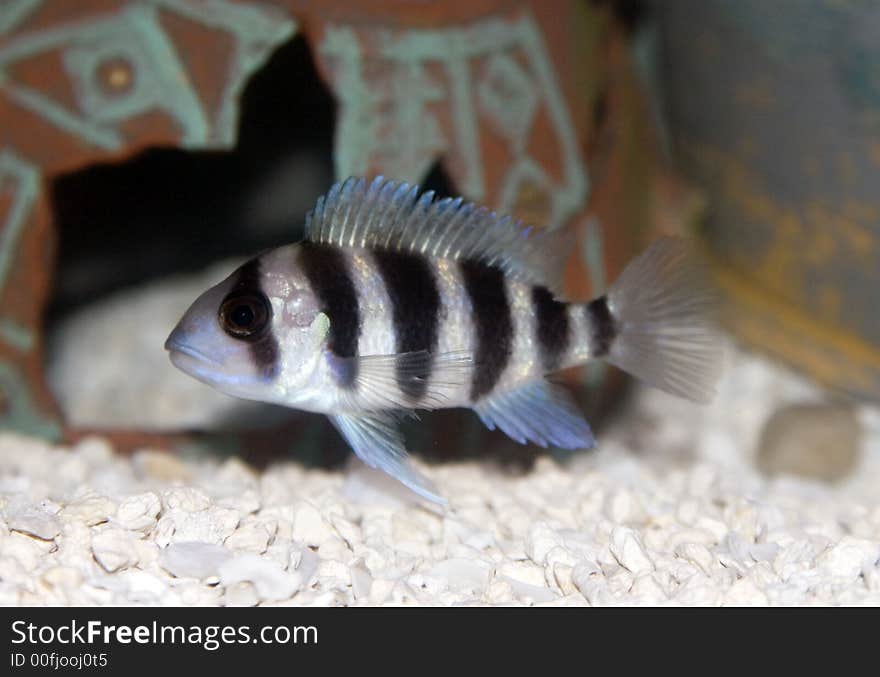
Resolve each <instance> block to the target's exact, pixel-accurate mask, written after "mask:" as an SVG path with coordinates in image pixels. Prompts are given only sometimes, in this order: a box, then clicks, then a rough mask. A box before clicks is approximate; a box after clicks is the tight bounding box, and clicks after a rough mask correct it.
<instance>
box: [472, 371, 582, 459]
mask: <svg viewBox="0 0 880 677" xmlns="http://www.w3.org/2000/svg"><path fill="white" fill-rule="evenodd" d="M474 411H475V412H476V413H477V415H478V416H479V417H480V420H482V421H483V424H484V425H485V426H486V427H487V428H489V430H494V429H495V428H498V429H500V430H501V431H502V432H504V433H505V434H506V435H507V436H508V437H510V438H511V439H512V440H515V441H516V442H519V443H520V444H525V443H526V442H533V443H535V444H538V445H540V446H542V447H547V446H554V447H560V448H562V449H590V448H592V447H593V446H594V445H595V440H594V439H593V433H592V431H591V430H590V426H589V424H588V423H587V422H586V420H584V417H583V415H582V414H581V412H580V411H579V410H578V408H577V406H576V405H575V404H574V402H573V401H572V399H571V396H570V395H569V394H568V392H566V391H565V390H564V389H563V388H562V387H561V386H557V385H553V384H551V383H548V382H547V381H545V380H540V381H536V382H533V383H530V384H528V385H524V386H520V387H519V388H516V389H514V390H509V391H507V392H503V393H498V394H494V395H491V396H489V397H487V398H486V399H484V400H482V401H480V402H479V403H477V404H476V405H475V406H474Z"/></svg>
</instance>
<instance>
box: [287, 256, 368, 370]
mask: <svg viewBox="0 0 880 677" xmlns="http://www.w3.org/2000/svg"><path fill="white" fill-rule="evenodd" d="M300 247H301V249H302V258H301V262H302V267H303V271H304V272H305V274H306V278H307V279H308V281H309V285H310V286H311V288H312V291H313V292H314V293H315V296H317V297H318V302H319V303H320V304H321V312H322V313H324V314H325V315H326V316H327V317H328V318H329V320H330V331H329V334H328V337H327V347H328V348H329V349H330V351H331V352H332V353H333V354H334V355H335V356H336V357H342V358H352V357H356V356H357V346H358V338H359V337H360V333H361V317H360V306H359V304H358V296H357V290H356V289H355V286H354V279H353V278H352V276H351V271H350V270H349V267H348V261H347V260H346V257H345V254H344V253H343V252H342V250H340V249H338V248H337V247H333V246H330V245H322V244H315V243H314V242H302V243H301V244H300ZM346 364H347V365H348V367H349V368H346V369H344V370H340V371H339V373H338V377H339V385H340V386H343V387H351V386H352V385H353V384H354V382H355V380H356V378H357V360H349V361H348V362H347V363H346Z"/></svg>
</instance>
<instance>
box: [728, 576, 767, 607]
mask: <svg viewBox="0 0 880 677" xmlns="http://www.w3.org/2000/svg"><path fill="white" fill-rule="evenodd" d="M768 603H769V600H768V599H767V595H766V594H765V593H764V592H763V591H762V590H761V589H759V588H758V586H756V585H755V584H754V583H753V582H752V581H751V580H750V579H748V578H741V579H739V580H738V581H737V582H736V583H734V584H733V585H732V586H730V589H729V590H728V591H727V594H726V595H725V596H724V604H728V605H732V606H766V605H767V604H768Z"/></svg>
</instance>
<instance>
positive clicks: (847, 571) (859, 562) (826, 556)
mask: <svg viewBox="0 0 880 677" xmlns="http://www.w3.org/2000/svg"><path fill="white" fill-rule="evenodd" d="M878 560H880V543H877V542H875V541H868V540H865V539H862V538H855V537H853V536H844V537H843V538H841V539H840V541H838V542H837V543H836V544H835V545H833V546H832V547H830V548H828V549H827V550H826V551H825V552H823V553H822V554H821V555H819V557H818V558H817V559H816V562H817V564H818V565H819V566H820V567H821V568H822V570H823V571H824V572H826V573H827V574H828V575H829V576H830V577H831V579H832V582H834V583H847V582H851V581H853V580H855V579H856V578H858V577H859V576H860V575H862V572H864V571H867V570H869V569H873V568H874V567H875V566H877V562H878Z"/></svg>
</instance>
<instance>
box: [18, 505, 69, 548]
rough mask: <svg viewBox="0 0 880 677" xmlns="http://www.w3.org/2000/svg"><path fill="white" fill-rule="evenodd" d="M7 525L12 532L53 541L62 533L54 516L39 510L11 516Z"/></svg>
mask: <svg viewBox="0 0 880 677" xmlns="http://www.w3.org/2000/svg"><path fill="white" fill-rule="evenodd" d="M6 523H7V525H8V526H9V529H10V530H11V531H19V532H21V533H23V534H27V535H29V536H35V537H36V538H41V539H43V540H44V541H51V540H52V539H54V538H55V537H56V536H57V535H58V534H60V533H61V526H60V525H59V524H58V520H56V519H55V518H54V517H53V516H52V515H47V514H46V513H44V512H42V511H38V510H26V511H22V512H18V513H15V514H13V515H9V516H7V518H6Z"/></svg>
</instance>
